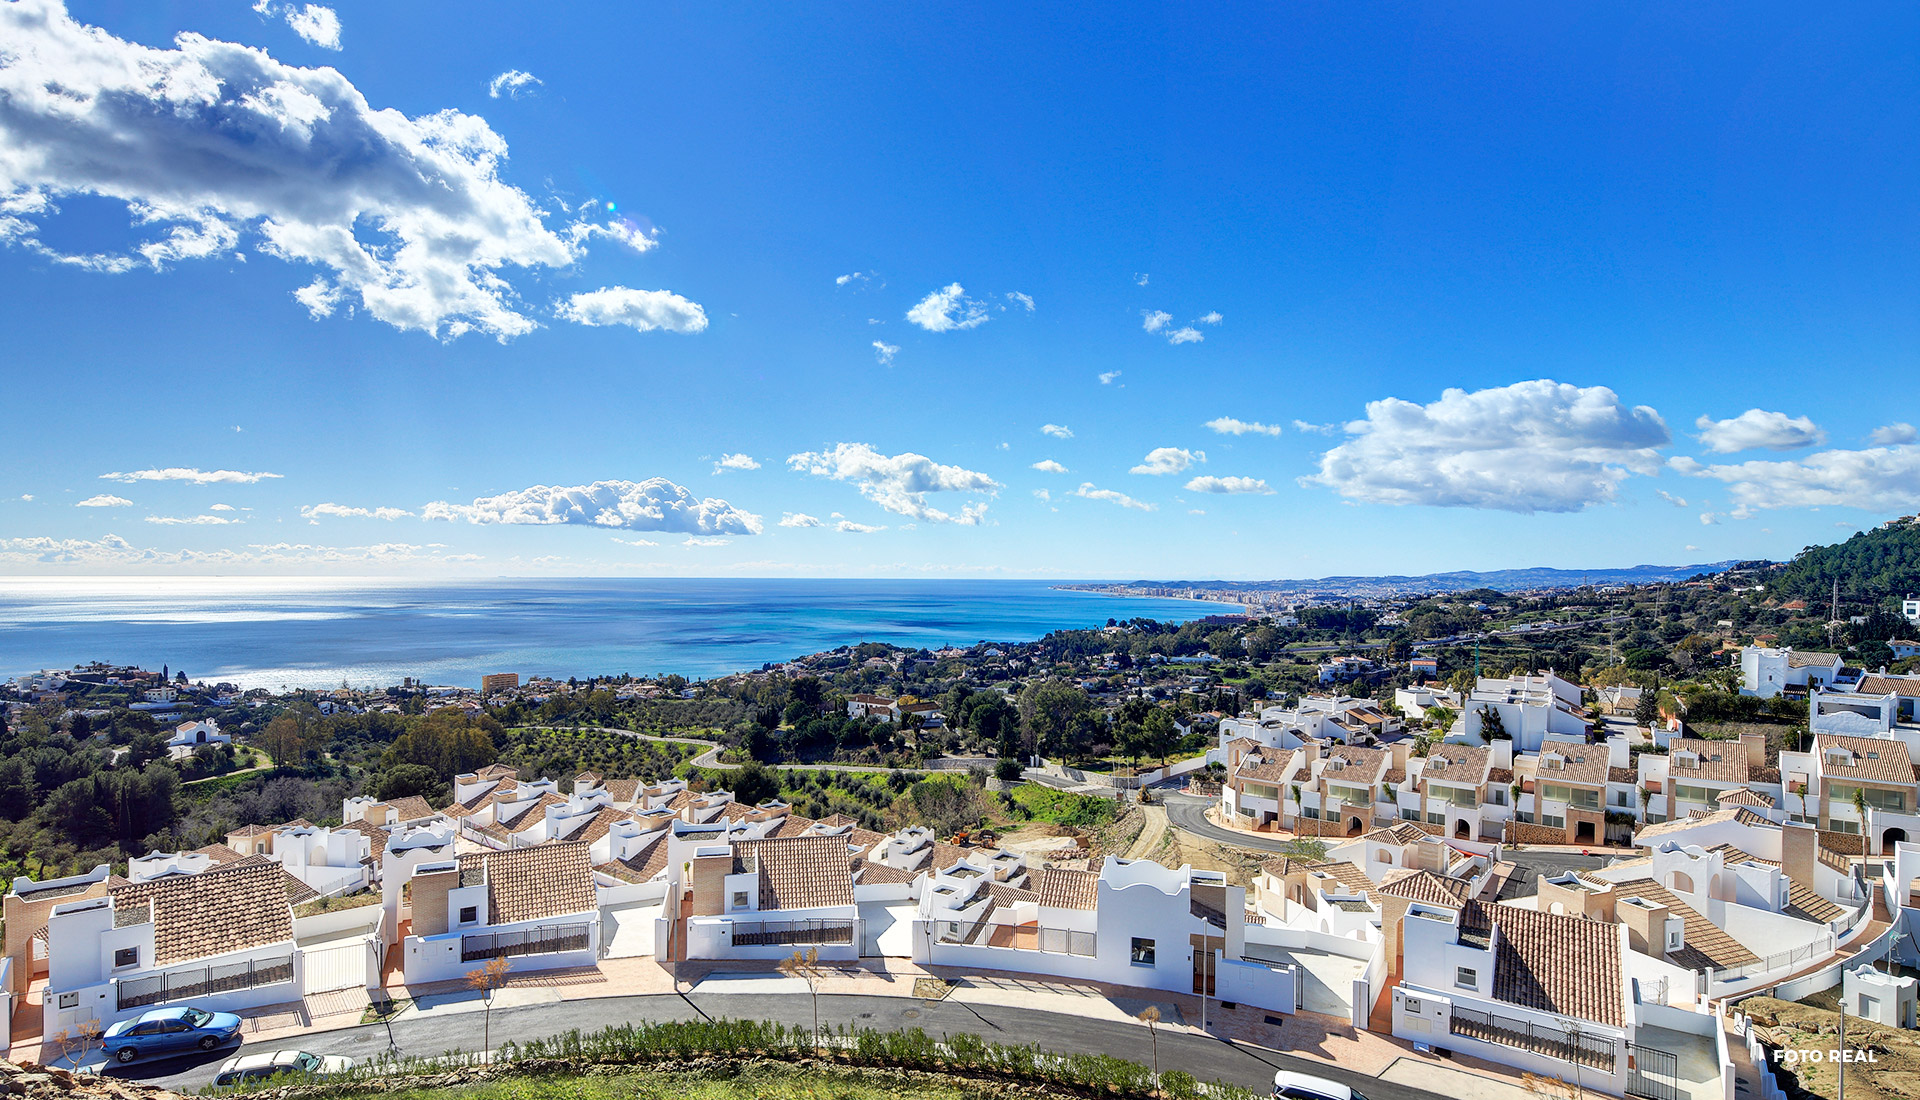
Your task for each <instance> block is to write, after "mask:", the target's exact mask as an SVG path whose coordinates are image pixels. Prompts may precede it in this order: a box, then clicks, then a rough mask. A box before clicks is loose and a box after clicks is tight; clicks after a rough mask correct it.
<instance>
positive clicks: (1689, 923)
mask: <svg viewBox="0 0 1920 1100" xmlns="http://www.w3.org/2000/svg"><path fill="white" fill-rule="evenodd" d="M1613 889H1614V892H1615V893H1616V894H1617V895H1618V896H1619V897H1621V898H1623V899H1624V898H1636V897H1637V898H1645V899H1647V900H1648V901H1650V902H1652V903H1654V904H1655V905H1664V906H1666V907H1667V911H1668V912H1669V913H1670V914H1672V915H1673V916H1676V917H1679V918H1680V919H1681V920H1682V921H1684V922H1685V923H1686V933H1685V938H1686V946H1685V947H1683V948H1681V949H1680V950H1678V951H1675V952H1673V953H1672V954H1671V955H1670V956H1669V958H1671V959H1672V960H1673V961H1674V962H1675V963H1677V964H1679V965H1680V966H1684V967H1686V968H1687V969H1688V970H1711V969H1715V968H1717V967H1728V966H1745V965H1746V964H1747V963H1750V962H1758V961H1760V960H1759V956H1757V955H1755V954H1754V953H1753V952H1751V951H1749V950H1747V949H1746V948H1745V947H1743V946H1741V944H1740V941H1738V940H1736V939H1734V938H1733V937H1732V936H1729V935H1727V933H1726V930H1725V929H1723V928H1721V927H1720V926H1719V925H1717V924H1715V923H1713V922H1712V921H1710V920H1708V919H1707V918H1706V916H1705V915H1704V914H1702V913H1701V912H1700V911H1699V910H1698V909H1695V908H1694V907H1693V906H1691V905H1688V904H1687V903H1686V902H1684V901H1682V900H1681V899H1680V898H1678V897H1675V896H1674V894H1673V893H1672V891H1670V890H1668V889H1667V888H1666V887H1664V886H1662V885H1660V884H1659V883H1657V882H1655V881H1653V880H1652V879H1650V878H1636V879H1628V880H1627V881H1625V882H1621V883H1616V884H1614V887H1613Z"/></svg>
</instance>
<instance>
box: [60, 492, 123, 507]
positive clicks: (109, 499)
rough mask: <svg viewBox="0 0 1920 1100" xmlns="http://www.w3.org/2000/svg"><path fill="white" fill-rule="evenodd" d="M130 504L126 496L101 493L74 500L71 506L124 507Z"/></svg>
mask: <svg viewBox="0 0 1920 1100" xmlns="http://www.w3.org/2000/svg"><path fill="white" fill-rule="evenodd" d="M132 504H133V501H130V500H128V499H127V498H126V497H117V496H114V495H113V494H112V493H101V494H100V495H99V496H94V497H88V498H87V499H85V500H82V501H76V502H74V505H73V506H74V507H75V508H126V507H128V506H130V505H132Z"/></svg>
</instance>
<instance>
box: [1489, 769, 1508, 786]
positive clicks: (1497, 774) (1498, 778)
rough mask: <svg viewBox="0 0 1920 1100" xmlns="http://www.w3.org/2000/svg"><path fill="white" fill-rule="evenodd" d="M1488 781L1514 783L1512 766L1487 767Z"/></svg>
mask: <svg viewBox="0 0 1920 1100" xmlns="http://www.w3.org/2000/svg"><path fill="white" fill-rule="evenodd" d="M1487 782H1489V783H1512V782H1513V769H1512V768H1489V769H1487Z"/></svg>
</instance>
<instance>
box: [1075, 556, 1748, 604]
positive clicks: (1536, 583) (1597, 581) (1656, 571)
mask: <svg viewBox="0 0 1920 1100" xmlns="http://www.w3.org/2000/svg"><path fill="white" fill-rule="evenodd" d="M1766 564H1770V563H1765V562H1752V561H1744V562H1742V561H1718V562H1703V563H1700V564H1697V565H1634V566H1628V567H1627V568H1624V569H1554V568H1550V567H1547V566H1539V567H1536V568H1531V569H1494V570H1489V571H1487V572H1476V571H1473V570H1459V571H1456V572H1452V573H1426V574H1422V575H1420V576H1399V575H1391V576H1380V577H1314V578H1303V579H1298V580H1272V581H1179V580H1173V581H1150V580H1139V581H1131V582H1123V583H1119V584H1071V585H1061V586H1060V587H1061V588H1073V589H1080V590H1085V591H1108V592H1117V591H1125V592H1127V593H1130V594H1148V593H1151V594H1157V595H1174V594H1178V593H1193V594H1200V593H1219V594H1220V595H1219V596H1214V597H1212V598H1216V599H1218V598H1222V597H1223V596H1226V595H1227V594H1230V593H1242V594H1245V595H1249V596H1251V595H1255V594H1261V593H1275V594H1279V593H1287V594H1290V595H1296V596H1381V595H1403V594H1408V593H1416V592H1468V591H1472V590H1473V589H1476V588H1489V589H1492V590H1494V591H1496V592H1521V591H1537V590H1540V589H1554V588H1560V589H1565V588H1579V587H1581V586H1583V585H1589V584H1591V585H1596V586H1608V585H1627V584H1661V583H1669V582H1674V581H1684V580H1686V579H1688V578H1689V577H1696V576H1699V575H1700V574H1702V573H1719V572H1722V571H1724V570H1726V569H1729V568H1732V567H1734V566H1736V565H1738V566H1743V567H1747V568H1754V567H1757V566H1762V565H1766Z"/></svg>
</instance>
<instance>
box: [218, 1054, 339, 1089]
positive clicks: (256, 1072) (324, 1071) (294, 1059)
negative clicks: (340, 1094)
mask: <svg viewBox="0 0 1920 1100" xmlns="http://www.w3.org/2000/svg"><path fill="white" fill-rule="evenodd" d="M352 1068H353V1059H351V1058H342V1057H340V1056H339V1055H337V1054H308V1053H307V1052H306V1051H304V1050H270V1051H267V1052H266V1053H264V1054H238V1055H235V1056H234V1057H232V1058H229V1059H227V1061H226V1064H225V1065H223V1066H221V1067H220V1072H219V1073H217V1074H215V1075H214V1078H213V1083H214V1084H215V1085H217V1086H219V1087H221V1088H226V1087H228V1086H230V1085H249V1084H254V1083H256V1082H260V1081H265V1080H266V1079H267V1078H269V1077H272V1076H274V1075H275V1074H280V1073H285V1074H293V1075H298V1076H305V1077H325V1076H327V1075H328V1074H330V1073H343V1072H345V1071H346V1070H349V1069H352Z"/></svg>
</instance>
